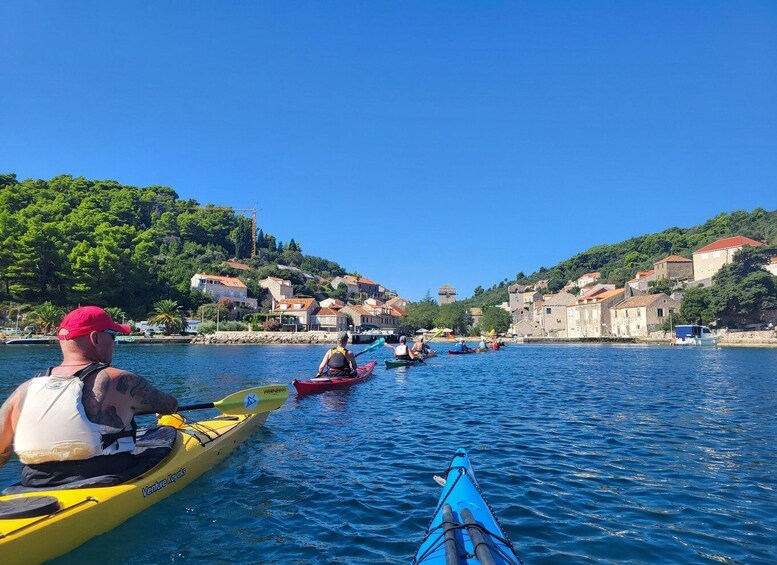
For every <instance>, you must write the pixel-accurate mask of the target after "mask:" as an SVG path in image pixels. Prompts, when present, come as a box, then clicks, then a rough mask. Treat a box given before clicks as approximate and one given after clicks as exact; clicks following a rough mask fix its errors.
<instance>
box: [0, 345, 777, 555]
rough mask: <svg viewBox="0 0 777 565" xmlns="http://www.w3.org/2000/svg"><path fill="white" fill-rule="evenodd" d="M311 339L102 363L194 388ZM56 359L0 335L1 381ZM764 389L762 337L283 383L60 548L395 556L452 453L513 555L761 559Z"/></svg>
mask: <svg viewBox="0 0 777 565" xmlns="http://www.w3.org/2000/svg"><path fill="white" fill-rule="evenodd" d="M360 348H361V346H356V348H355V349H357V350H358V349H360ZM438 349H441V350H443V351H442V352H443V353H444V352H445V351H444V349H445V346H444V345H439V344H438ZM324 351H325V348H324V347H319V346H291V347H290V346H277V347H276V346H187V345H171V346H143V345H133V344H129V345H119V346H118V347H117V350H116V355H115V360H114V364H115V365H116V366H120V367H122V368H127V369H130V370H134V371H136V372H138V373H140V374H142V375H144V376H146V377H148V378H150V379H151V380H152V381H153V382H155V383H156V384H158V386H159V387H161V388H164V389H167V390H169V391H171V392H173V393H174V394H176V395H177V396H178V397H179V399H181V400H182V401H184V402H196V401H208V400H216V399H219V398H221V397H223V396H226V394H228V393H230V392H233V391H235V390H238V389H241V388H246V387H249V386H253V385H261V384H269V383H274V382H281V383H289V382H290V381H291V380H292V378H294V377H310V376H312V374H313V373H314V372H315V368H316V366H317V364H318V362H319V361H320V358H321V356H322V355H323V353H324ZM371 355H372V357H370V356H371ZM389 355H390V350H388V349H384V350H381V351H378V352H377V353H374V354H373V353H367V354H366V355H364V356H362V357H360V358H359V359H360V360H362V359H365V358H367V359H369V358H375V359H378V360H379V361H380V362H381V364H382V361H383V359H385V358H388V356H389ZM57 359H58V348H56V347H55V346H27V347H22V346H0V363H2V368H3V371H2V374H0V395H2V397H3V398H5V397H6V396H7V395H8V393H9V392H10V391H11V390H12V389H13V387H14V386H15V385H16V384H18V383H19V382H21V381H22V380H24V379H25V378H27V377H28V376H30V375H32V374H33V373H34V372H35V371H36V370H37V369H39V368H42V367H45V366H47V365H50V364H53V363H55V362H56V361H57ZM775 390H777V350H768V349H695V348H670V347H638V346H573V345H565V346H541V345H537V346H534V345H508V346H507V348H505V350H502V351H499V352H489V353H486V354H481V355H469V356H456V357H454V356H448V355H440V356H438V357H437V358H435V359H432V360H430V361H429V362H428V363H427V364H426V365H425V366H419V367H413V368H409V369H405V368H401V369H391V370H386V369H384V368H382V367H380V368H378V370H377V371H376V374H375V376H374V377H373V378H372V379H370V380H368V381H365V382H364V383H362V384H359V385H357V386H354V387H353V388H351V389H348V390H344V391H335V392H329V393H325V394H321V395H317V396H310V397H305V398H300V399H297V398H295V397H293V396H292V398H290V399H289V401H288V402H287V403H286V404H285V405H284V406H283V407H282V408H281V409H280V410H279V411H277V412H274V413H273V414H271V415H270V417H269V419H268V421H267V424H266V427H265V428H263V429H262V430H260V431H259V432H258V433H256V434H255V435H254V436H253V437H252V439H251V440H250V441H249V442H248V443H246V444H244V445H243V447H242V448H240V449H239V450H238V451H237V452H236V453H235V454H234V455H233V456H232V457H231V458H230V459H229V460H227V461H226V462H225V463H223V464H221V465H220V466H218V467H216V468H215V469H214V470H213V471H211V472H210V473H208V474H207V475H205V476H204V477H203V478H201V479H200V480H199V481H197V482H196V483H195V484H193V485H191V486H190V487H188V488H187V489H186V490H184V491H182V492H180V493H178V494H176V495H174V496H173V497H171V498H168V499H166V500H164V501H162V502H161V503H159V504H157V505H156V506H154V507H152V508H151V509H149V510H147V511H146V512H144V513H143V514H141V515H139V516H137V517H135V518H133V519H131V520H130V521H128V522H126V523H125V525H124V526H123V527H121V528H119V529H117V530H114V531H113V532H110V533H108V534H106V535H103V536H100V537H99V538H96V539H94V540H93V541H91V542H89V543H88V544H86V545H84V546H82V547H81V548H79V549H78V550H76V551H74V552H72V553H71V554H70V555H68V556H66V557H65V558H63V559H61V560H60V562H61V563H79V564H81V563H98V562H99V563H105V562H108V561H109V560H110V561H111V562H112V563H137V564H141V563H142V564H146V563H187V564H188V563H225V564H226V563H407V562H409V560H410V559H411V557H412V555H413V554H414V552H415V549H416V546H417V543H418V541H419V540H420V538H421V536H422V534H423V532H424V529H425V527H426V526H427V523H428V521H429V519H430V517H431V512H432V510H433V508H434V506H435V503H436V501H437V497H438V495H439V492H440V487H439V486H437V484H436V483H435V482H434V481H433V480H432V475H433V474H435V473H439V472H440V471H442V470H444V469H445V467H446V465H447V464H448V461H449V459H450V457H451V456H452V454H453V452H454V450H455V449H456V448H458V447H464V448H465V449H467V450H468V451H469V454H470V457H471V459H472V462H473V466H474V468H475V472H476V474H477V476H478V479H479V481H480V485H481V487H482V489H483V491H484V493H485V494H486V496H487V497H488V499H489V502H490V503H491V505H492V506H493V508H494V509H495V511H496V513H497V514H498V516H499V518H500V521H501V522H502V525H503V526H504V527H505V529H506V531H507V533H508V535H509V537H510V538H511V539H512V540H513V542H514V544H515V545H516V547H517V548H518V551H519V554H520V555H521V557H522V558H523V560H524V562H525V563H526V564H527V565H528V564H536V563H561V562H564V563H747V564H753V563H774V562H775V556H776V555H777V494H776V493H775V489H777V471H775V465H776V464H777V451H776V447H777V395H775ZM17 472H18V464H17V463H15V462H11V463H9V465H7V466H6V467H4V468H2V469H0V483H2V484H6V483H11V482H13V480H14V479H15V476H16V474H17Z"/></svg>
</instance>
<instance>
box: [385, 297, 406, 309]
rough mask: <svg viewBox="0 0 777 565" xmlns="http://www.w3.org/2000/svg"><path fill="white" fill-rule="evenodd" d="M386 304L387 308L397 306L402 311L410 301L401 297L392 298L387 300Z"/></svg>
mask: <svg viewBox="0 0 777 565" xmlns="http://www.w3.org/2000/svg"><path fill="white" fill-rule="evenodd" d="M386 304H387V305H389V306H399V307H400V308H402V309H403V310H404V309H405V308H407V305H408V304H410V301H409V300H407V299H405V298H402V297H401V296H395V297H394V298H391V299H389V300H387V301H386Z"/></svg>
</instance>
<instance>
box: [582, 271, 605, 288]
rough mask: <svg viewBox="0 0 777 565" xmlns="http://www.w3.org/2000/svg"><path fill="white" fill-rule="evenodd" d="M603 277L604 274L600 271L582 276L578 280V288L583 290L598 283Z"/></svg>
mask: <svg viewBox="0 0 777 565" xmlns="http://www.w3.org/2000/svg"><path fill="white" fill-rule="evenodd" d="M601 277H602V274H601V273H600V272H599V271H594V272H593V273H586V274H584V275H580V276H579V277H578V278H577V287H578V288H583V287H584V286H588V285H589V284H593V283H595V282H596V281H598V280H599V279H600V278H601Z"/></svg>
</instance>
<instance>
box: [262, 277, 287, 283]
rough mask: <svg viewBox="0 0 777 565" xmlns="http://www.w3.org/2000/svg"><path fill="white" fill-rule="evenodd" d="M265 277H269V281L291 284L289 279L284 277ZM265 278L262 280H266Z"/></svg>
mask: <svg viewBox="0 0 777 565" xmlns="http://www.w3.org/2000/svg"><path fill="white" fill-rule="evenodd" d="M267 279H270V280H271V281H278V282H279V283H284V284H291V281H287V280H286V279H281V278H278V277H267ZM267 279H264V280H267Z"/></svg>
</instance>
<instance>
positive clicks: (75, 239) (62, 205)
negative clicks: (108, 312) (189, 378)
mask: <svg viewBox="0 0 777 565" xmlns="http://www.w3.org/2000/svg"><path fill="white" fill-rule="evenodd" d="M251 229H252V228H251V220H250V219H249V218H245V217H243V216H240V215H237V214H235V213H234V212H233V211H232V210H230V209H224V208H219V207H215V206H200V204H199V203H198V202H197V201H195V200H183V199H181V198H179V196H178V194H176V192H175V191H174V190H172V189H170V188H168V187H164V186H151V187H147V188H138V187H134V186H127V185H122V184H120V183H118V182H115V181H94V180H88V179H85V178H83V177H78V178H74V177H72V176H69V175H61V176H58V177H55V178H53V179H50V180H48V181H46V180H34V179H27V180H23V181H18V180H17V178H16V175H13V174H6V175H0V300H1V301H2V302H4V303H6V304H7V303H8V302H22V303H30V304H40V303H42V302H44V301H51V302H53V303H54V304H59V305H62V306H72V305H75V304H78V303H88V304H97V305H103V306H115V307H119V308H121V309H123V310H124V311H126V312H127V313H128V314H130V315H137V316H145V315H146V314H147V313H148V312H149V311H150V309H151V306H152V305H153V304H154V303H155V302H157V301H158V300H161V299H173V300H176V301H177V302H178V304H180V305H182V306H183V307H184V308H185V309H187V310H190V309H194V308H196V307H197V306H198V305H199V304H201V303H204V302H206V301H209V299H208V298H206V297H203V296H201V295H199V293H197V292H191V291H190V290H189V282H190V279H191V276H192V275H193V274H194V273H195V272H198V271H200V272H201V271H205V272H211V273H214V274H232V275H236V276H237V275H238V273H237V272H230V269H229V268H228V267H226V266H225V263H224V262H225V261H226V260H228V259H231V258H237V259H240V260H242V261H244V262H246V263H248V264H249V265H250V266H251V267H252V268H253V271H252V274H254V275H265V276H266V275H267V274H278V275H280V276H284V278H287V279H291V280H292V282H293V283H294V286H295V290H296V291H297V292H303V293H307V294H317V293H319V294H320V293H326V292H329V291H330V290H331V289H327V288H326V287H325V285H324V284H323V283H324V279H329V278H331V277H333V276H337V275H343V274H345V271H344V269H343V268H342V267H340V265H338V264H337V263H334V262H332V261H328V260H326V259H321V258H318V257H312V256H307V255H304V254H303V253H302V250H301V248H300V246H299V244H297V243H296V242H295V241H294V240H293V239H292V240H291V241H290V242H288V243H287V244H283V243H282V242H278V241H276V239H275V237H274V236H272V235H269V234H264V233H263V232H262V233H260V234H259V237H258V238H257V247H258V251H259V252H258V254H257V257H254V258H250V254H251V248H252V241H251V237H252V234H251ZM277 264H284V265H290V266H294V267H298V268H300V269H301V270H303V271H306V272H309V273H311V274H313V275H315V276H314V278H312V279H309V278H306V277H303V276H301V275H299V274H298V273H296V272H290V271H280V270H279V269H278V267H277ZM251 279H253V280H246V283H247V284H248V285H249V289H251V290H253V291H255V292H256V293H257V294H255V296H258V295H260V294H261V289H259V288H257V285H256V282H255V277H251Z"/></svg>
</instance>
